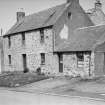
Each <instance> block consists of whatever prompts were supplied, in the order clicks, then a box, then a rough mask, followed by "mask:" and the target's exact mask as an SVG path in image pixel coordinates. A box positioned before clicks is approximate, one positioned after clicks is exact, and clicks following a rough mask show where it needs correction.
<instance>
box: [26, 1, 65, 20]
mask: <svg viewBox="0 0 105 105" xmlns="http://www.w3.org/2000/svg"><path fill="white" fill-rule="evenodd" d="M63 5H66V3H63V4H59V5H56V6H52V7H51V8H46V9H44V10H41V11H38V12H35V13H32V14H29V15H26V16H25V18H26V17H29V16H32V15H37V14H40V13H43V12H45V11H48V10H51V9H54V8H58V7H60V6H63Z"/></svg>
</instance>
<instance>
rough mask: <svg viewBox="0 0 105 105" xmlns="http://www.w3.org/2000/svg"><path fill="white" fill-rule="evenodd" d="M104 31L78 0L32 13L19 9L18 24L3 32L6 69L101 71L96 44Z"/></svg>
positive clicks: (85, 72) (84, 72) (88, 72)
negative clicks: (98, 64)
mask: <svg viewBox="0 0 105 105" xmlns="http://www.w3.org/2000/svg"><path fill="white" fill-rule="evenodd" d="M104 31H105V28H104V26H97V27H95V26H94V23H93V22H92V20H91V19H90V17H89V16H88V15H87V13H85V11H84V10H83V8H82V7H81V6H80V4H79V0H67V2H66V3H65V4H62V5H59V6H56V7H53V8H50V9H48V10H44V11H41V12H39V13H35V14H32V15H29V16H25V13H24V12H17V22H16V24H15V25H14V26H13V27H12V28H11V29H10V30H9V31H8V32H7V33H6V34H5V35H4V64H5V65H4V67H5V71H23V70H24V69H25V68H28V69H29V70H30V71H36V69H37V68H38V67H41V68H42V72H45V73H55V74H57V73H59V72H60V73H65V74H67V75H68V74H69V75H75V76H76V75H81V76H84V75H88V76H89V75H94V74H98V72H99V70H95V68H96V66H97V65H95V64H96V63H95V58H96V56H95V48H97V45H99V44H97V43H99V39H100V38H101V36H102V35H103V33H104ZM100 44H102V43H100ZM102 54H103V53H102ZM101 57H102V56H101ZM99 58H100V56H99ZM100 61H101V59H100ZM96 62H97V60H96ZM101 66H102V65H101ZM99 67H100V66H99ZM102 72H103V69H102ZM102 72H101V74H102Z"/></svg>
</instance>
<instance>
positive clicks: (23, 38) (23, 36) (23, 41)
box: [22, 32, 25, 45]
mask: <svg viewBox="0 0 105 105" xmlns="http://www.w3.org/2000/svg"><path fill="white" fill-rule="evenodd" d="M22 44H23V45H24V44H25V33H24V32H23V33H22Z"/></svg>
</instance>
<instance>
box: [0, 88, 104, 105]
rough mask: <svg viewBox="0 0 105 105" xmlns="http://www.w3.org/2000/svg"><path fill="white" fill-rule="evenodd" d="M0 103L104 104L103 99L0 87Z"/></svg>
mask: <svg viewBox="0 0 105 105" xmlns="http://www.w3.org/2000/svg"><path fill="white" fill-rule="evenodd" d="M0 105H105V101H104V100H98V99H91V98H90V99H89V98H83V97H82V98H81V97H66V96H57V95H49V94H38V93H28V92H16V91H10V90H6V89H0Z"/></svg>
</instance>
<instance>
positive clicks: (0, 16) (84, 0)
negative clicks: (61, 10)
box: [0, 0, 105, 33]
mask: <svg viewBox="0 0 105 105" xmlns="http://www.w3.org/2000/svg"><path fill="white" fill-rule="evenodd" d="M65 2H66V0H0V28H3V33H5V32H6V31H7V30H8V29H10V28H11V26H12V25H13V24H14V23H15V22H16V12H17V11H18V10H19V8H24V11H25V12H26V15H29V14H32V13H35V12H38V11H41V10H43V9H46V8H51V7H53V6H56V5H59V4H62V3H65ZM94 2H95V0H80V4H81V6H82V7H83V8H84V9H85V10H87V9H89V8H93V7H94ZM101 2H102V3H103V11H104V12H105V0H101Z"/></svg>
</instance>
